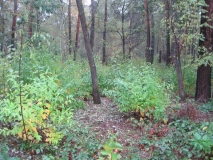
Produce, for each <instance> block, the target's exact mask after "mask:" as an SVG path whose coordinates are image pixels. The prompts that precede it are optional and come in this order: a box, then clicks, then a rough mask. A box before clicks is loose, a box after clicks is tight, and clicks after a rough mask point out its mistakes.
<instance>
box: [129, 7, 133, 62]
mask: <svg viewBox="0 0 213 160" xmlns="http://www.w3.org/2000/svg"><path fill="white" fill-rule="evenodd" d="M132 22H133V20H132V10H131V9H130V15H129V34H130V35H129V56H128V58H129V59H131V58H132V56H131V51H132Z"/></svg>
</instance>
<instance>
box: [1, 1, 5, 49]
mask: <svg viewBox="0 0 213 160" xmlns="http://www.w3.org/2000/svg"><path fill="white" fill-rule="evenodd" d="M1 22H2V25H1V33H2V35H3V37H2V42H1V52H3V51H4V31H5V29H4V27H5V18H4V1H3V0H1Z"/></svg>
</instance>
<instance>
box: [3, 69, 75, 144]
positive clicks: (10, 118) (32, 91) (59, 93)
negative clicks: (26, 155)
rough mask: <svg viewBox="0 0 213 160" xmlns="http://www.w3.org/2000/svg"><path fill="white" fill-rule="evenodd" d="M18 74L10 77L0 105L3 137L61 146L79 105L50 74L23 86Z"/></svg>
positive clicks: (42, 75)
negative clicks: (75, 109) (15, 137)
mask: <svg viewBox="0 0 213 160" xmlns="http://www.w3.org/2000/svg"><path fill="white" fill-rule="evenodd" d="M17 77H18V75H17V73H16V72H12V71H11V73H10V74H9V75H8V77H7V90H8V92H7V95H6V97H5V98H4V100H2V101H1V103H0V106H1V107H0V112H1V115H0V123H2V124H4V125H3V127H1V128H0V135H3V136H9V135H14V136H17V137H18V138H21V139H22V140H24V141H28V142H32V143H39V142H44V143H53V144H58V143H59V141H60V140H61V139H62V138H63V137H64V135H65V134H66V127H71V126H72V122H73V120H72V115H73V109H74V108H75V107H77V106H78V105H79V103H78V101H77V100H75V99H74V98H73V95H69V94H67V93H66V90H64V89H61V88H60V85H59V84H58V83H57V82H58V79H57V78H56V77H55V76H53V75H52V74H51V73H48V72H47V73H42V74H40V76H39V77H37V78H34V79H33V80H31V82H32V83H29V84H22V82H20V83H21V84H20V83H19V81H17Z"/></svg>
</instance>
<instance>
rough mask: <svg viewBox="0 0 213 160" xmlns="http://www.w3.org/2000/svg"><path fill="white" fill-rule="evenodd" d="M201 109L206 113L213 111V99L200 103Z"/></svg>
mask: <svg viewBox="0 0 213 160" xmlns="http://www.w3.org/2000/svg"><path fill="white" fill-rule="evenodd" d="M199 110H201V111H202V112H204V113H206V112H213V100H211V101H210V102H208V103H205V104H202V105H200V106H199Z"/></svg>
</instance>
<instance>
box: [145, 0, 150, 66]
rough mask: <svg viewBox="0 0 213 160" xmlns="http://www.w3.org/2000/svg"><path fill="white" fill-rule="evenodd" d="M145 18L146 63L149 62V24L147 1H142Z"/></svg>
mask: <svg viewBox="0 0 213 160" xmlns="http://www.w3.org/2000/svg"><path fill="white" fill-rule="evenodd" d="M144 8H145V16H146V53H145V57H146V62H151V58H150V23H149V9H148V0H144Z"/></svg>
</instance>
